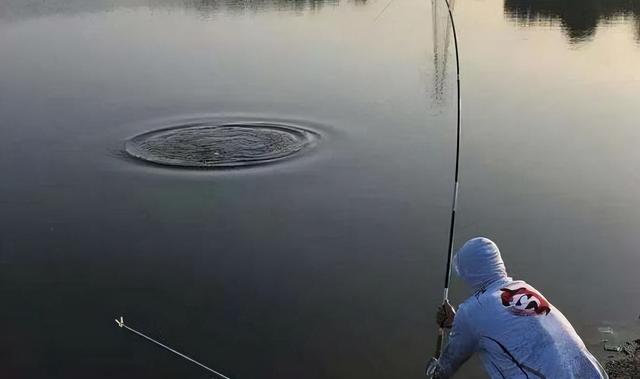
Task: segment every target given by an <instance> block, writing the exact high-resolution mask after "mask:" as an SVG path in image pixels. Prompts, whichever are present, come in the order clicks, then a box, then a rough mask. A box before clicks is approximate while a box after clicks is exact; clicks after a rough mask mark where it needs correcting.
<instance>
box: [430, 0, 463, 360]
mask: <svg viewBox="0 0 640 379" xmlns="http://www.w3.org/2000/svg"><path fill="white" fill-rule="evenodd" d="M434 1H436V0H434ZM444 2H445V4H446V5H447V11H448V13H449V20H450V21H451V31H452V33H453V43H454V47H455V51H456V86H457V92H458V96H457V119H456V167H455V174H454V185H453V204H452V207H451V224H450V226H449V250H448V255H447V267H446V271H445V277H444V291H443V293H442V304H443V305H444V304H445V303H447V302H448V301H449V282H450V280H451V261H452V258H453V237H454V234H455V228H456V208H457V205H458V188H459V182H460V181H459V175H460V141H461V135H460V134H461V131H462V128H461V124H460V108H461V102H460V56H459V54H458V35H457V33H456V24H455V22H454V20H453V11H452V9H451V5H450V4H449V0H444ZM443 345H444V329H443V328H442V327H439V328H438V337H437V341H436V352H435V354H434V357H435V358H439V357H440V354H441V353H442V348H443Z"/></svg>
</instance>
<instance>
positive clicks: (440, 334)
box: [433, 328, 444, 359]
mask: <svg viewBox="0 0 640 379" xmlns="http://www.w3.org/2000/svg"><path fill="white" fill-rule="evenodd" d="M443 342H444V329H443V328H438V336H437V338H436V351H435V353H433V357H434V358H435V359H438V358H440V355H441V354H442V343H443Z"/></svg>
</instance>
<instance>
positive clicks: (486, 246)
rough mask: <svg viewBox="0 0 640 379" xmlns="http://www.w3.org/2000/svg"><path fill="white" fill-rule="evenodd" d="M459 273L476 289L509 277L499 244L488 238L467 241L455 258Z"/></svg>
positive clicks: (455, 265)
mask: <svg viewBox="0 0 640 379" xmlns="http://www.w3.org/2000/svg"><path fill="white" fill-rule="evenodd" d="M453 263H454V267H455V270H456V272H457V273H458V275H459V276H460V277H461V278H462V279H463V280H464V281H465V282H466V283H467V284H468V285H469V286H471V287H472V288H473V289H474V290H475V291H478V290H480V289H483V288H486V287H487V286H488V285H489V284H491V283H493V282H495V281H497V280H500V279H505V278H507V270H506V268H505V266H504V262H503V261H502V257H501V256H500V250H499V249H498V246H497V245H496V244H495V243H493V241H491V240H490V239H488V238H484V237H477V238H473V239H470V240H469V241H467V242H466V243H465V244H464V246H462V248H461V249H460V250H458V252H457V253H456V255H455V257H454V259H453Z"/></svg>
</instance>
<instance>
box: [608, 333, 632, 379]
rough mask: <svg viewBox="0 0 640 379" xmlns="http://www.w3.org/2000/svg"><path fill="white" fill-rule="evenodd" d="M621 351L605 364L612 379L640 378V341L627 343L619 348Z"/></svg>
mask: <svg viewBox="0 0 640 379" xmlns="http://www.w3.org/2000/svg"><path fill="white" fill-rule="evenodd" d="M619 349H620V350H619V351H617V352H615V353H614V355H611V357H612V358H611V360H609V361H607V362H606V363H605V370H606V371H607V373H608V374H609V377H610V378H617V379H637V378H640V339H636V340H635V341H629V342H625V343H624V344H622V345H620V346H619Z"/></svg>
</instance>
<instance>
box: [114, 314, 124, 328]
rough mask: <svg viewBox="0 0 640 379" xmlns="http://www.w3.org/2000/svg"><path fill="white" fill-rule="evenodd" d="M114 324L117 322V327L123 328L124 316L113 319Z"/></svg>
mask: <svg viewBox="0 0 640 379" xmlns="http://www.w3.org/2000/svg"><path fill="white" fill-rule="evenodd" d="M115 322H116V324H118V326H119V327H121V328H123V327H124V317H122V316H120V319H115Z"/></svg>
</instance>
